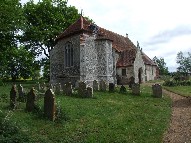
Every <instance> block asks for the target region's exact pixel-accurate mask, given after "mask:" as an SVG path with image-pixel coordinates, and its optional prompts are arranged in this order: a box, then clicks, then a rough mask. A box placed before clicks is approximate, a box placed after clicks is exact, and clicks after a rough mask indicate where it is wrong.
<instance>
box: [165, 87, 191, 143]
mask: <svg viewBox="0 0 191 143" xmlns="http://www.w3.org/2000/svg"><path fill="white" fill-rule="evenodd" d="M163 92H164V94H166V95H168V96H169V97H170V98H171V99H172V102H173V103H172V116H171V120H170V126H169V128H168V130H167V131H166V133H165V134H164V138H163V142H164V143H191V98H190V97H183V96H180V95H178V94H175V93H172V92H170V91H167V90H164V89H163Z"/></svg>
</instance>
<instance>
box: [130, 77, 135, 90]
mask: <svg viewBox="0 0 191 143" xmlns="http://www.w3.org/2000/svg"><path fill="white" fill-rule="evenodd" d="M129 80H130V81H129V88H132V85H133V84H135V78H134V77H133V76H132V77H130V79H129Z"/></svg>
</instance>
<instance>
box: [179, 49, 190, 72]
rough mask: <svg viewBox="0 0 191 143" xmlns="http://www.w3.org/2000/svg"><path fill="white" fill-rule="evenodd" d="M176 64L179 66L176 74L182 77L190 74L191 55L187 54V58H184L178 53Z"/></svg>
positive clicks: (181, 53)
mask: <svg viewBox="0 0 191 143" xmlns="http://www.w3.org/2000/svg"><path fill="white" fill-rule="evenodd" d="M176 63H177V64H179V67H178V68H177V72H180V73H182V74H184V75H187V74H188V73H191V53H189V52H188V56H184V54H183V52H182V51H180V52H178V54H177V57H176Z"/></svg>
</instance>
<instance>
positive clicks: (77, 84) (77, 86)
mask: <svg viewBox="0 0 191 143" xmlns="http://www.w3.org/2000/svg"><path fill="white" fill-rule="evenodd" d="M79 82H80V81H79V80H77V81H76V82H75V89H78V88H79Z"/></svg>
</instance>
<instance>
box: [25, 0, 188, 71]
mask: <svg viewBox="0 0 191 143" xmlns="http://www.w3.org/2000/svg"><path fill="white" fill-rule="evenodd" d="M22 1H23V2H24V1H26V0H22ZM36 1H38V0H36ZM68 5H72V6H75V7H76V8H77V9H78V10H79V13H80V11H81V9H83V13H84V15H85V16H89V17H90V18H91V19H93V21H94V22H95V23H96V24H97V25H98V26H101V27H103V28H105V29H108V30H111V31H113V32H116V33H118V34H121V35H125V34H126V33H128V34H129V38H130V39H131V40H132V41H133V42H134V43H135V44H136V41H139V43H140V46H141V47H142V48H143V50H144V52H145V53H146V54H147V55H148V56H149V57H150V58H153V57H154V56H157V57H163V58H164V60H165V62H166V63H167V66H168V67H169V69H170V70H171V71H174V70H176V67H177V65H176V55H177V53H178V52H179V51H183V52H189V51H190V52H191V34H189V32H190V29H189V28H190V27H191V19H190V13H191V8H190V5H191V1H190V0H119V1H116V0H95V1H91V0H68ZM153 38H154V39H153ZM164 41H165V42H164ZM154 42H157V43H156V44H153V43H154Z"/></svg>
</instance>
